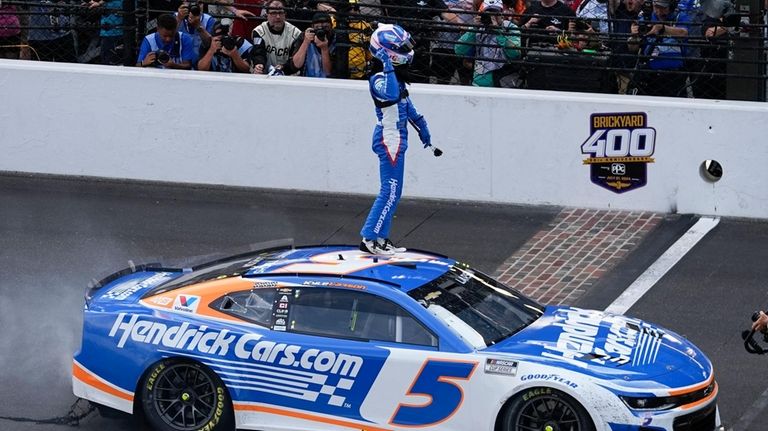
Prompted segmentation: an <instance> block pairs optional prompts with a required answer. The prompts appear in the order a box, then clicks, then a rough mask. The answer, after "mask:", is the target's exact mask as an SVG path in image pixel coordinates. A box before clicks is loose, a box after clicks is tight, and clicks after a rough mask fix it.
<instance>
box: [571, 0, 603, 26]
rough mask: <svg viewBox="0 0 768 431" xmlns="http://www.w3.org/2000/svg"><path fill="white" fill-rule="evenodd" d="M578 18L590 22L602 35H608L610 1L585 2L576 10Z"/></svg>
mask: <svg viewBox="0 0 768 431" xmlns="http://www.w3.org/2000/svg"><path fill="white" fill-rule="evenodd" d="M576 17H578V18H583V19H585V20H587V21H589V26H590V27H591V28H592V29H593V30H596V31H599V32H600V33H603V34H607V33H608V0H583V1H582V2H581V3H580V4H579V7H578V8H576Z"/></svg>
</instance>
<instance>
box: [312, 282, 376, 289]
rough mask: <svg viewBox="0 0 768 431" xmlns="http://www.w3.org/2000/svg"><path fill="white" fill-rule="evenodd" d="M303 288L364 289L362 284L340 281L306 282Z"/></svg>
mask: <svg viewBox="0 0 768 431" xmlns="http://www.w3.org/2000/svg"><path fill="white" fill-rule="evenodd" d="M302 284H304V286H317V287H346V288H348V289H365V286H364V285H362V284H354V283H344V282H340V281H315V280H307V281H305V282H304V283H302Z"/></svg>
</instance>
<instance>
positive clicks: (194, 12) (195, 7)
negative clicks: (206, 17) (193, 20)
mask: <svg viewBox="0 0 768 431" xmlns="http://www.w3.org/2000/svg"><path fill="white" fill-rule="evenodd" d="M202 12H203V11H202V10H200V5H197V4H193V5H192V6H190V7H189V13H191V14H192V15H194V16H199V15H200V14H201V13H202Z"/></svg>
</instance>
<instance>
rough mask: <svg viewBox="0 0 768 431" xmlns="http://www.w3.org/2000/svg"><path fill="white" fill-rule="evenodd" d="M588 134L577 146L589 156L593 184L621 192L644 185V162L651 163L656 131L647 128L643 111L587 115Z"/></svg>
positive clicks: (646, 173)
mask: <svg viewBox="0 0 768 431" xmlns="http://www.w3.org/2000/svg"><path fill="white" fill-rule="evenodd" d="M589 126H590V135H589V137H588V138H587V139H586V140H585V141H584V142H583V143H582V144H581V153H582V154H585V155H589V157H588V158H586V159H584V161H583V162H584V164H585V165H589V167H590V179H591V181H592V182H593V183H594V184H597V185H598V186H600V187H603V188H605V189H608V190H610V191H612V192H614V193H624V192H627V191H629V190H634V189H636V188H639V187H643V186H645V185H646V184H647V183H648V169H647V166H648V163H654V161H655V160H654V159H653V157H651V156H653V154H654V152H655V151H656V129H654V128H652V127H649V126H648V117H647V115H646V114H645V113H644V112H629V113H605V114H592V115H591V116H590V125H589Z"/></svg>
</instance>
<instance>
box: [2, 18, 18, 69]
mask: <svg viewBox="0 0 768 431" xmlns="http://www.w3.org/2000/svg"><path fill="white" fill-rule="evenodd" d="M20 45H21V24H20V22H19V17H18V15H16V6H12V5H11V6H9V5H0V58H13V59H18V58H19V52H20V48H21V46H20Z"/></svg>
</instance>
